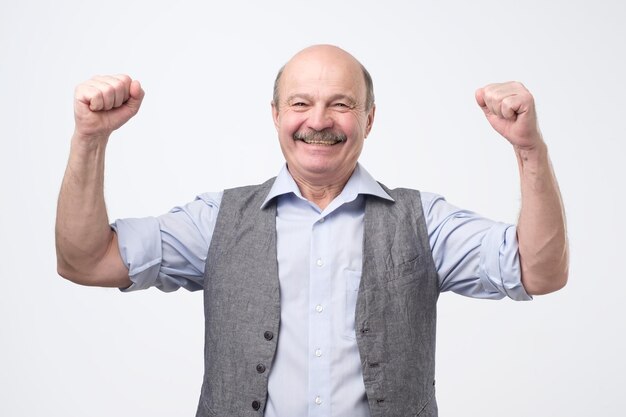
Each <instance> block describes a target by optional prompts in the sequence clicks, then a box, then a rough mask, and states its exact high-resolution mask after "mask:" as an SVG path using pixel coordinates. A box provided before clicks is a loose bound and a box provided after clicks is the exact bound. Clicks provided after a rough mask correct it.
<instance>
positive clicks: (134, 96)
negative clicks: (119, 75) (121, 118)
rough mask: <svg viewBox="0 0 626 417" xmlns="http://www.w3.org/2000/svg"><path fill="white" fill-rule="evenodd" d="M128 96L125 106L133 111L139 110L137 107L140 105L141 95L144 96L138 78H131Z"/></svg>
mask: <svg viewBox="0 0 626 417" xmlns="http://www.w3.org/2000/svg"><path fill="white" fill-rule="evenodd" d="M129 93H130V97H129V98H128V101H126V103H125V104H126V106H127V107H128V108H130V109H131V110H132V111H133V112H134V113H137V112H138V111H139V107H141V102H142V101H143V97H144V96H145V94H146V93H145V91H143V88H141V83H140V82H139V81H138V80H133V81H132V82H131V84H130V91H129Z"/></svg>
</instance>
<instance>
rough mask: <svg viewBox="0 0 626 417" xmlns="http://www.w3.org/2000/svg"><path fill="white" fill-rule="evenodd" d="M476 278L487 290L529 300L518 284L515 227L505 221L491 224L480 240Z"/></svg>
mask: <svg viewBox="0 0 626 417" xmlns="http://www.w3.org/2000/svg"><path fill="white" fill-rule="evenodd" d="M480 279H481V282H482V284H483V286H484V287H485V289H487V290H489V291H497V292H499V293H501V294H502V295H503V296H504V295H505V296H507V297H509V298H510V299H512V300H515V301H526V300H532V299H533V298H532V297H531V296H530V295H528V293H526V289H524V285H522V274H521V270H520V265H519V251H518V244H517V230H516V228H515V226H513V225H510V224H506V223H496V224H494V225H493V226H492V227H491V228H490V229H489V231H488V232H487V234H486V235H485V237H484V238H483V241H482V242H481V249H480Z"/></svg>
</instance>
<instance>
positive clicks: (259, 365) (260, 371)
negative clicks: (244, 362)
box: [256, 363, 265, 374]
mask: <svg viewBox="0 0 626 417" xmlns="http://www.w3.org/2000/svg"><path fill="white" fill-rule="evenodd" d="M256 371H257V372H258V373H260V374H262V373H263V372H265V365H263V364H262V363H260V364H258V365H257V366H256Z"/></svg>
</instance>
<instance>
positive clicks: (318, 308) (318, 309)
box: [315, 304, 324, 313]
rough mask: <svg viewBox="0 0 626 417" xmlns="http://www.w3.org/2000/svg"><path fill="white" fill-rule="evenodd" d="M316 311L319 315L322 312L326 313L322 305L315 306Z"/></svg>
mask: <svg viewBox="0 0 626 417" xmlns="http://www.w3.org/2000/svg"><path fill="white" fill-rule="evenodd" d="M315 311H317V312H318V313H321V312H322V311H324V307H322V305H321V304H318V305H316V306H315Z"/></svg>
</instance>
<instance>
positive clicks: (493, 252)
mask: <svg viewBox="0 0 626 417" xmlns="http://www.w3.org/2000/svg"><path fill="white" fill-rule="evenodd" d="M422 205H423V208H424V217H425V220H426V227H427V229H428V237H429V241H430V247H431V251H432V254H433V260H434V262H435V267H436V268H437V273H438V274H439V281H440V289H441V291H453V292H455V293H458V294H461V295H465V296H468V297H474V298H487V299H501V298H503V297H509V298H511V299H513V300H531V299H532V297H530V296H529V295H528V294H527V293H526V291H525V290H524V286H523V285H522V280H521V272H520V267H519V255H518V245H517V236H516V230H515V226H514V225H511V224H506V223H500V222H495V221H493V220H489V219H487V218H484V217H482V216H480V215H478V214H476V213H474V212H471V211H468V210H462V209H459V208H457V207H455V206H453V205H452V204H450V203H448V202H447V201H446V200H445V199H444V198H443V197H441V196H440V195H437V194H431V193H422Z"/></svg>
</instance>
